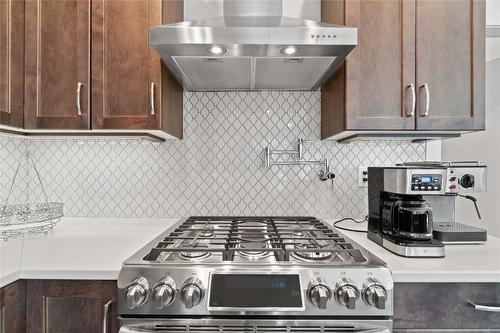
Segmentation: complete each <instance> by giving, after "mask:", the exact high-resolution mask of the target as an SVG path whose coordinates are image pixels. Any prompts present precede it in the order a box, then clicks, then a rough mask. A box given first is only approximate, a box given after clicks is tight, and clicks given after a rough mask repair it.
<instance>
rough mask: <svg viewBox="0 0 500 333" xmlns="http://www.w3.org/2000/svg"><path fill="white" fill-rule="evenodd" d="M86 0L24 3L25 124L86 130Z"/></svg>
mask: <svg viewBox="0 0 500 333" xmlns="http://www.w3.org/2000/svg"><path fill="white" fill-rule="evenodd" d="M89 15H90V0H65V1H59V0H30V1H26V25H25V28H26V46H25V48H26V60H25V61H26V65H25V70H26V82H25V128H30V129H33V128H37V129H88V128H89V121H90V110H89V100H90V92H89V75H90V74H89V72H90V43H89V41H90V30H89V28H90V27H89V18H90V16H89Z"/></svg>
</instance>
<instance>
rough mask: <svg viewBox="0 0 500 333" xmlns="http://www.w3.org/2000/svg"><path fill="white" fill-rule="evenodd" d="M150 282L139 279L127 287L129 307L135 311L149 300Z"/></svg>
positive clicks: (142, 278)
mask: <svg viewBox="0 0 500 333" xmlns="http://www.w3.org/2000/svg"><path fill="white" fill-rule="evenodd" d="M148 289H149V285H148V280H146V278H144V277H140V278H137V279H136V280H135V281H133V282H131V283H130V284H129V285H128V287H127V307H128V308H129V309H135V308H137V307H139V306H141V305H143V304H144V303H146V300H147V299H148Z"/></svg>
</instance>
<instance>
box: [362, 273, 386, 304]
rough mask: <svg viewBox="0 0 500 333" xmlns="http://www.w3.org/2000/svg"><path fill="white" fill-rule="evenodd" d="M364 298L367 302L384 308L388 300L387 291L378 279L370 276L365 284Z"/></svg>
mask: <svg viewBox="0 0 500 333" xmlns="http://www.w3.org/2000/svg"><path fill="white" fill-rule="evenodd" d="M363 300H364V301H365V303H366V304H368V305H372V306H374V307H376V308H377V309H379V310H383V309H385V303H386V301H387V291H386V290H385V288H384V286H382V284H381V283H380V282H379V281H378V280H376V279H374V278H369V279H368V280H366V282H365V284H364V288H363Z"/></svg>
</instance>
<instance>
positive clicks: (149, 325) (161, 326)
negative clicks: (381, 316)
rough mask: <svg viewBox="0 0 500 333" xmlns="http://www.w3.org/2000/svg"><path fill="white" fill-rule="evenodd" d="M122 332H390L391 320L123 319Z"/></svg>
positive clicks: (121, 322)
mask: <svg viewBox="0 0 500 333" xmlns="http://www.w3.org/2000/svg"><path fill="white" fill-rule="evenodd" d="M120 324H121V325H122V326H121V328H120V331H119V333H154V332H168V333H226V332H227V333H287V332H289V333H294V332H296V333H328V332H332V333H333V332H334V333H352V332H358V333H391V332H392V320H363V319H359V320H357V319H356V320H322V319H315V320H312V319H308V320H306V319H283V318H279V319H249V318H248V317H242V318H241V319H222V318H221V319H219V318H210V319H208V318H207V319H165V320H148V319H138V320H135V321H134V320H133V319H128V318H127V319H122V320H120Z"/></svg>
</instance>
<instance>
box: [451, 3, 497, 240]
mask: <svg viewBox="0 0 500 333" xmlns="http://www.w3.org/2000/svg"><path fill="white" fill-rule="evenodd" d="M487 4H488V7H487V17H488V22H487V23H488V24H489V25H500V1H489V2H487ZM486 61H487V62H486V131H484V132H479V133H473V134H467V135H465V136H463V137H462V138H460V139H450V140H444V141H443V143H442V155H443V160H480V161H483V162H485V163H486V164H487V165H488V192H487V193H481V194H478V195H477V198H478V199H479V201H478V203H479V207H480V209H481V212H482V215H483V220H481V221H479V220H478V219H477V217H476V213H475V211H474V208H473V206H472V204H471V203H470V202H469V201H468V200H459V199H457V200H458V201H457V220H460V221H461V222H464V223H468V224H472V225H477V226H480V227H486V228H487V229H488V232H489V233H490V234H491V235H496V236H500V217H499V214H498V213H499V211H500V188H499V187H500V38H487V39H486Z"/></svg>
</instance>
